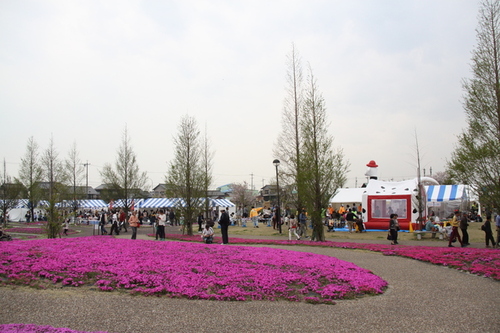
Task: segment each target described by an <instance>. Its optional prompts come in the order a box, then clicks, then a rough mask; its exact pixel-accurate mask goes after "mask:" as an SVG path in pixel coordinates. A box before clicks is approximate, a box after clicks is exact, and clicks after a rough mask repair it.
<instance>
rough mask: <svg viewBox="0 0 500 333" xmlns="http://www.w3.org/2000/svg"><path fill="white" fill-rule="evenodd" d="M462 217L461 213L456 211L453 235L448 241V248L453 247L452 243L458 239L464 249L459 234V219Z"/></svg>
mask: <svg viewBox="0 0 500 333" xmlns="http://www.w3.org/2000/svg"><path fill="white" fill-rule="evenodd" d="M459 216H460V212H459V211H456V212H455V215H454V216H453V218H452V219H451V235H450V240H449V241H448V247H453V245H451V243H452V242H453V240H455V239H458V241H459V242H460V246H462V247H464V243H462V238H461V237H460V234H459V233H458V226H459V224H460V222H459V221H458V218H459Z"/></svg>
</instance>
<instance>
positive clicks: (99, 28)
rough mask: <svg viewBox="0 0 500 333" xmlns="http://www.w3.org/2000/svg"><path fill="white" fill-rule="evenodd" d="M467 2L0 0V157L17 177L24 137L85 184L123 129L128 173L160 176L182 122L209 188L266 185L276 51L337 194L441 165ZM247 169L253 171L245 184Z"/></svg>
mask: <svg viewBox="0 0 500 333" xmlns="http://www.w3.org/2000/svg"><path fill="white" fill-rule="evenodd" d="M477 10H478V2H477V1H474V0H415V1H412V0H405V1H401V0H355V1H334V0H331V1H316V0H307V1H291V0H286V1H272V0H271V1H269V0H267V1H229V0H227V1H201V0H199V1H186V0H182V1H129V0H119V1H63V0H60V1H24V0H2V1H0V140H1V145H0V147H1V148H0V157H2V158H5V161H6V165H7V173H8V174H9V175H11V176H17V174H18V168H19V164H20V160H21V157H22V156H23V155H24V153H25V151H26V143H27V141H28V138H29V137H31V136H33V137H34V139H35V141H36V142H37V143H38V144H39V145H40V147H41V149H42V150H43V149H46V148H47V146H48V143H49V140H50V137H51V136H53V139H54V142H55V145H56V148H57V149H58V151H59V153H60V156H61V157H63V158H65V157H66V156H67V152H68V150H69V148H70V146H71V145H72V144H73V142H76V144H77V147H78V150H79V152H80V158H81V159H82V160H83V161H87V160H88V162H89V163H90V164H91V165H90V167H89V185H91V186H94V187H95V186H98V185H99V184H100V183H101V179H100V174H99V171H100V170H102V166H103V165H104V164H105V163H114V161H115V159H116V155H117V154H116V152H117V150H118V147H119V145H120V143H121V138H122V134H123V131H124V129H125V126H127V127H128V129H129V134H130V137H131V143H132V145H133V147H134V150H135V152H136V154H137V157H138V161H139V165H140V168H141V170H142V171H147V172H148V175H149V177H150V179H151V180H150V182H151V183H154V185H156V184H157V183H159V182H162V181H163V180H164V175H165V172H166V169H167V163H168V162H169V161H171V160H172V158H173V143H172V142H173V140H172V138H173V136H175V135H176V133H177V128H178V126H179V123H180V119H181V117H182V116H183V115H186V114H189V115H190V116H193V117H195V118H196V119H197V121H198V123H199V127H200V129H202V130H204V129H205V127H206V129H207V132H208V137H209V138H210V140H211V145H212V149H213V150H214V151H215V158H214V176H215V184H214V187H215V186H220V185H223V184H226V183H230V182H243V181H246V182H248V183H249V184H250V183H251V182H252V179H253V184H254V187H255V188H257V189H258V188H260V187H261V186H262V185H263V184H267V183H268V182H269V181H270V180H271V178H274V171H275V170H274V166H273V164H272V161H273V159H274V158H275V157H274V156H273V154H272V148H273V144H274V142H275V141H276V138H277V134H278V131H279V130H280V127H281V124H280V122H281V113H282V109H283V99H284V98H285V86H286V80H285V74H286V70H287V68H286V56H287V54H289V53H290V49H291V44H292V42H293V43H294V44H295V46H296V49H297V50H298V51H299V53H300V55H301V57H302V59H303V65H304V67H306V65H307V63H309V64H310V65H311V67H312V69H313V71H314V74H315V76H316V78H317V81H318V85H319V90H320V91H321V92H322V94H323V97H324V99H325V102H326V107H327V112H328V115H329V119H330V121H331V125H330V129H331V133H332V135H333V136H334V138H335V140H334V144H335V145H336V146H340V147H342V148H343V149H344V152H345V155H346V158H347V159H348V160H349V162H350V163H351V168H350V172H349V174H348V179H349V180H348V184H347V185H348V186H349V187H354V186H355V185H356V184H357V185H358V186H360V185H361V183H362V182H363V181H364V180H365V177H364V173H365V171H366V169H367V168H366V164H367V163H368V162H369V161H370V160H375V161H376V162H377V163H378V164H379V178H380V179H394V180H403V179H409V178H413V177H415V176H416V152H415V146H416V143H415V142H416V139H415V133H416V134H417V137H418V141H419V146H420V153H421V162H422V167H423V168H426V170H427V174H428V173H429V169H430V168H432V170H433V172H436V171H443V170H444V167H445V164H446V160H447V159H449V157H450V153H451V151H452V149H453V146H454V144H455V142H456V134H458V133H460V132H461V130H462V128H464V126H465V117H464V113H463V109H462V104H461V101H462V96H463V90H462V85H461V82H462V79H463V78H466V77H470V73H471V71H470V57H471V51H472V49H473V48H474V46H475V43H476V34H475V29H476V26H477ZM251 175H253V177H252V176H251Z"/></svg>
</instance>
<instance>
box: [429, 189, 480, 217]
mask: <svg viewBox="0 0 500 333" xmlns="http://www.w3.org/2000/svg"><path fill="white" fill-rule="evenodd" d="M425 189H426V193H427V207H428V208H429V212H434V214H435V215H437V216H439V218H440V219H445V218H448V217H449V216H450V215H452V214H453V212H454V211H455V210H460V211H462V210H466V209H467V208H468V207H469V203H470V201H471V200H473V198H471V195H470V193H469V188H468V186H467V185H430V186H426V187H425Z"/></svg>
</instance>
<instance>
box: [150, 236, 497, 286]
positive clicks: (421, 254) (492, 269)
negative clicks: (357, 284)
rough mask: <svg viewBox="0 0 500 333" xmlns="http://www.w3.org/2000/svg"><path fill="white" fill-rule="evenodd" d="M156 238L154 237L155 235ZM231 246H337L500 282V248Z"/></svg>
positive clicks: (234, 241) (195, 239) (281, 242)
mask: <svg viewBox="0 0 500 333" xmlns="http://www.w3.org/2000/svg"><path fill="white" fill-rule="evenodd" d="M152 236H153V237H154V235H152ZM167 238H168V239H175V240H182V241H189V242H199V241H200V236H196V235H194V236H186V235H178V234H169V235H167ZM229 242H230V243H232V244H262V245H306V246H321V247H335V248H344V249H360V250H368V251H375V252H381V253H383V254H384V255H394V256H401V257H407V258H412V259H416V260H420V261H425V262H429V263H432V264H436V265H442V266H448V267H451V268H456V269H459V270H462V271H466V272H470V273H472V274H476V275H481V276H485V277H489V278H492V279H494V280H500V251H499V250H498V249H474V248H460V247H455V248H449V247H445V246H443V247H433V246H405V245H397V246H391V245H389V244H387V245H386V244H366V243H349V242H332V241H326V242H312V241H308V240H306V241H288V240H266V239H244V238H233V237H230V238H229Z"/></svg>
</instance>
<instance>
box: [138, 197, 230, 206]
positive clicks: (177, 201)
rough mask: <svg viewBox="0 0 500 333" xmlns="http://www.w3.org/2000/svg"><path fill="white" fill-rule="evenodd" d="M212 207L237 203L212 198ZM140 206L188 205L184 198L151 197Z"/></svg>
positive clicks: (203, 201)
mask: <svg viewBox="0 0 500 333" xmlns="http://www.w3.org/2000/svg"><path fill="white" fill-rule="evenodd" d="M209 202H210V204H209V206H210V207H234V206H235V205H234V204H233V203H232V202H231V201H229V200H227V199H210V201H209ZM204 204H205V200H204V199H201V200H200V206H203V205H204ZM139 207H140V208H176V207H177V208H179V207H186V203H185V201H184V199H182V198H149V199H146V200H144V201H143V202H142V203H141V204H140V205H139Z"/></svg>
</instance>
